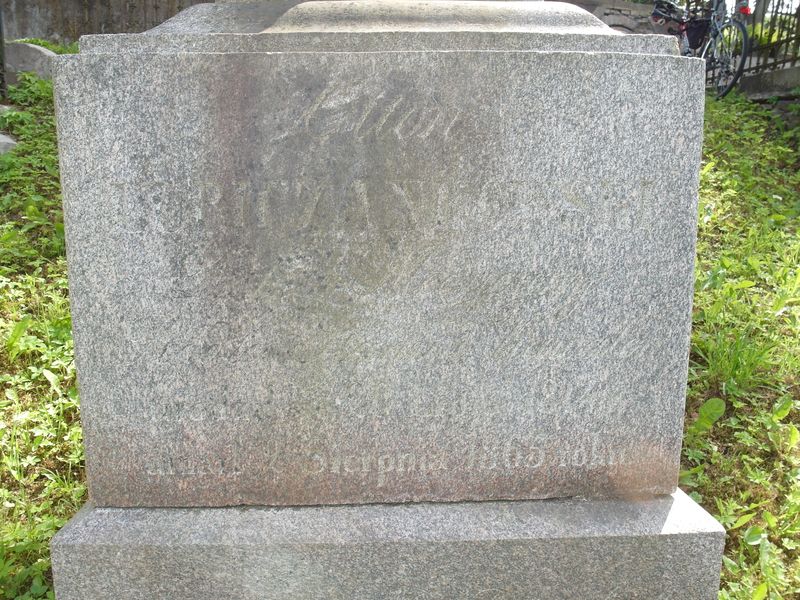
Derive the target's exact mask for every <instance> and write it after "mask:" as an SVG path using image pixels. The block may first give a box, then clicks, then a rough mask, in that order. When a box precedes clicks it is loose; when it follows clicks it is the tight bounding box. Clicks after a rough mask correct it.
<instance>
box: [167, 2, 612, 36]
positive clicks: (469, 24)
mask: <svg viewBox="0 0 800 600" xmlns="http://www.w3.org/2000/svg"><path fill="white" fill-rule="evenodd" d="M187 29H188V30H191V31H192V32H195V33H200V32H202V33H251V34H252V33H309V32H320V33H324V32H356V33H360V32H415V31H419V32H426V31H434V32H461V31H484V32H541V31H547V32H557V31H562V32H576V33H577V32H583V31H586V30H592V31H594V32H597V30H601V32H602V33H608V32H612V31H613V30H611V29H610V28H609V27H607V26H606V25H605V24H604V23H603V22H602V21H600V19H598V18H597V17H595V16H594V15H591V14H589V13H588V12H586V11H585V10H583V9H581V8H579V7H577V6H575V5H573V4H567V3H565V2H543V1H541V0H536V1H533V2H526V1H517V0H510V1H507V0H311V1H308V2H305V1H302V0H277V1H275V0H270V1H269V2H267V1H261V2H252V1H250V2H242V1H230V0H228V1H227V2H222V3H218V4H200V5H196V6H194V7H192V8H190V9H187V10H186V11H184V12H182V13H181V14H180V15H178V17H176V18H175V19H171V20H170V21H167V22H166V23H164V24H162V25H160V26H159V27H156V28H155V29H154V30H152V31H154V32H156V31H157V32H159V33H165V32H167V31H172V32H175V33H178V32H179V31H180V32H185V31H187ZM613 33H616V32H613Z"/></svg>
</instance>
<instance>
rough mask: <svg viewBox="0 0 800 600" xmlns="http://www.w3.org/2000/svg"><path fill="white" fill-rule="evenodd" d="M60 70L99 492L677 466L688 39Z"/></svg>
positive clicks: (624, 475) (404, 490)
mask: <svg viewBox="0 0 800 600" xmlns="http://www.w3.org/2000/svg"><path fill="white" fill-rule="evenodd" d="M363 35H364V36H367V37H368V36H369V35H370V34H368V33H365V34H363ZM529 35H531V36H532V37H536V35H537V34H535V33H531V34H529ZM142 37H146V36H142ZM199 37H202V36H199ZM607 37H608V38H609V39H612V38H624V36H607ZM365 44H366V45H369V43H368V42H365ZM57 71H58V72H57V110H58V120H59V133H60V139H61V152H62V154H61V159H62V173H63V183H64V199H65V200H64V201H65V219H66V227H67V237H68V252H69V264H70V285H71V288H70V289H71V302H72V307H73V314H74V321H73V323H74V331H75V342H76V352H77V360H78V367H79V371H80V386H81V394H82V411H83V414H82V418H83V423H84V427H85V439H86V444H87V460H88V472H89V481H90V488H91V494H92V497H93V499H94V501H95V502H96V503H97V504H98V505H113V506H187V505H189V506H191V505H210V506H214V505H235V504H268V505H283V504H319V503H334V504H335V503H361V502H383V501H387V502H395V501H405V500H463V499H474V500H477V499H503V498H543V497H559V496H573V495H578V496H598V495H625V496H627V495H636V494H657V493H670V492H671V491H672V490H674V487H675V483H676V477H677V468H678V458H679V449H680V443H681V431H682V428H681V423H682V414H683V404H684V388H685V379H686V367H687V347H688V331H689V319H690V308H691V292H692V281H693V277H692V267H693V255H694V231H695V211H696V202H695V198H696V187H697V170H698V159H699V148H700V139H699V133H697V132H699V131H700V129H701V121H702V110H703V96H702V78H703V67H702V62H701V61H698V60H689V59H684V58H680V57H675V56H670V55H666V54H663V55H635V54H620V53H596V52H592V53H588V52H586V53H582V52H551V53H548V52H497V51H494V52H482V51H467V50H465V51H449V52H339V53H324V52H298V53H293V52H286V53H271V54H263V53H262V54H259V53H230V54H207V53H201V52H195V53H179V54H177V55H171V54H153V53H140V54H122V55H114V56H111V55H107V54H103V53H100V54H88V55H85V56H78V57H69V58H64V59H61V60H59V62H58V69H57ZM655 74H657V76H655ZM677 122H680V123H684V124H685V127H684V128H682V130H681V131H678V132H671V133H670V134H669V135H665V134H664V124H665V123H677ZM685 132H686V133H685ZM665 173H666V174H669V177H665V176H664V174H665ZM121 440H124V442H125V443H120V442H121Z"/></svg>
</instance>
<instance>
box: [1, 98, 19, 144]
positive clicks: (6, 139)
mask: <svg viewBox="0 0 800 600" xmlns="http://www.w3.org/2000/svg"><path fill="white" fill-rule="evenodd" d="M0 110H1V109H0ZM3 112H4V111H3ZM16 146H17V140H15V139H14V138H12V137H11V136H10V135H7V134H5V133H0V154H5V153H6V152H10V151H11V150H13V149H14V148H15V147H16Z"/></svg>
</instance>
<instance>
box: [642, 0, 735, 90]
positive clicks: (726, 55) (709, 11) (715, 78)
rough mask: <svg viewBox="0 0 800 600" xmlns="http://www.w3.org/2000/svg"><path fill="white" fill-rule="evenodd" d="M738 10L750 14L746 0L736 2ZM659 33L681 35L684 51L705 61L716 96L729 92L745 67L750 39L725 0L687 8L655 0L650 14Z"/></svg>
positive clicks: (682, 51)
mask: <svg viewBox="0 0 800 600" xmlns="http://www.w3.org/2000/svg"><path fill="white" fill-rule="evenodd" d="M736 12H737V14H743V15H749V14H750V8H749V6H748V4H747V0H739V1H738V2H737V4H736ZM650 21H651V23H652V24H653V28H654V29H655V30H656V31H657V32H658V33H667V34H670V35H676V36H678V40H679V41H680V49H681V54H683V55H684V56H697V57H700V58H703V59H705V61H706V87H708V88H711V89H712V90H714V91H715V93H716V96H717V98H722V97H723V96H725V95H726V94H727V93H728V92H730V91H731V90H732V89H733V87H734V86H735V85H736V83H737V82H738V81H739V78H740V77H741V76H742V71H743V70H744V63H745V60H746V59H747V56H748V53H749V51H750V40H749V38H748V36H747V29H746V28H745V26H744V24H743V23H742V22H741V21H739V20H736V19H732V18H731V17H730V16H729V15H728V9H727V7H726V5H725V0H712V1H711V7H710V8H706V7H701V8H696V9H691V8H689V6H688V5H687V8H686V9H683V8H681V7H679V6H678V5H677V4H675V3H674V2H671V1H670V0H656V2H655V6H654V7H653V12H652V14H651V15H650Z"/></svg>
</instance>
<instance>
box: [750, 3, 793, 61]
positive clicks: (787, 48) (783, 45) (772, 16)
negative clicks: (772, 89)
mask: <svg viewBox="0 0 800 600" xmlns="http://www.w3.org/2000/svg"><path fill="white" fill-rule="evenodd" d="M739 16H740V17H741V18H742V19H743V22H744V23H745V25H747V33H748V34H750V41H751V43H750V56H749V57H748V59H747V61H745V65H744V72H745V73H760V72H762V71H772V70H777V69H783V68H786V67H793V66H796V65H798V64H800V1H798V0H756V4H755V6H754V7H753V11H752V14H751V15H749V16H745V15H739Z"/></svg>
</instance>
